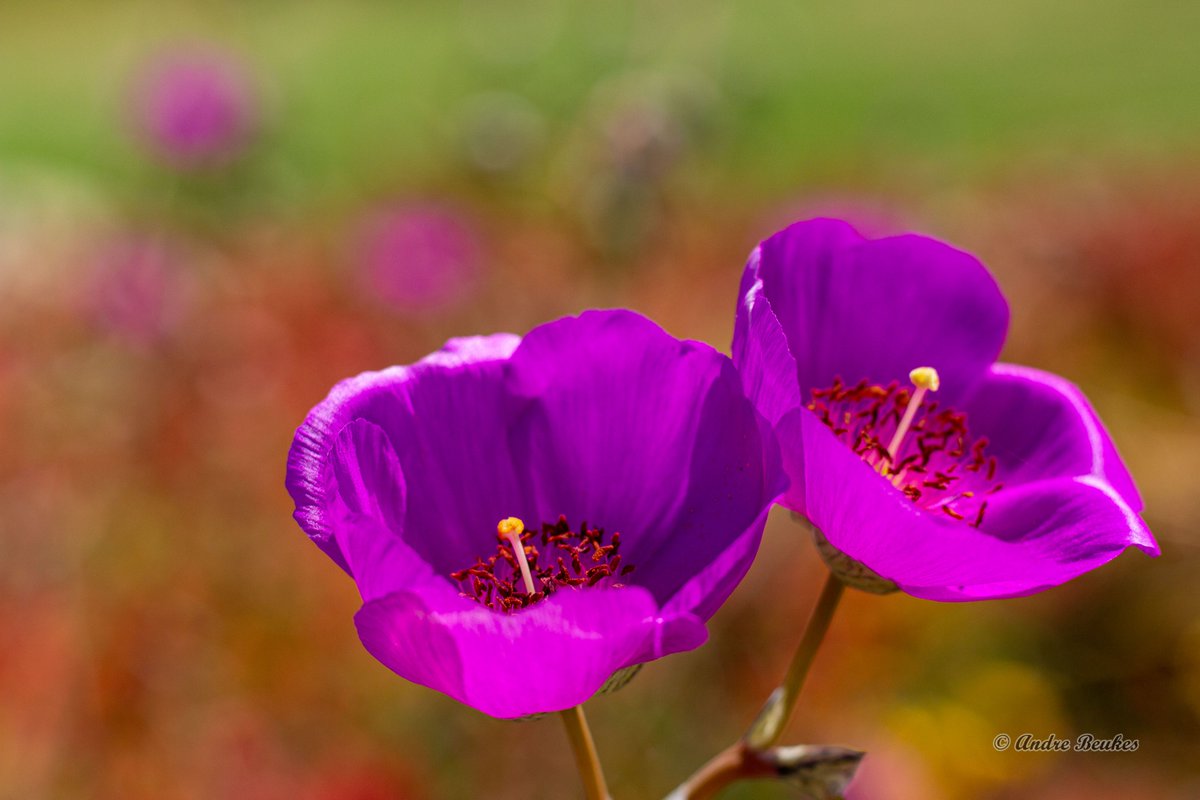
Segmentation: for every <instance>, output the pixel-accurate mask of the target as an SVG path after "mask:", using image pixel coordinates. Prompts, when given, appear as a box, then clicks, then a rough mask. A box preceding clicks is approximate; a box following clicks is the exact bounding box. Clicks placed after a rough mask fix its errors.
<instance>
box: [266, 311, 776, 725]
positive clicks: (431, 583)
mask: <svg viewBox="0 0 1200 800" xmlns="http://www.w3.org/2000/svg"><path fill="white" fill-rule="evenodd" d="M782 482H783V478H782V471H781V469H780V467H779V464H778V457H777V454H776V453H775V451H774V444H773V439H772V438H771V437H770V433H769V430H768V429H767V428H766V425H765V423H764V422H763V421H762V419H761V417H760V416H759V415H758V414H756V413H755V411H754V409H753V407H752V406H751V405H750V403H749V402H748V401H747V400H746V398H745V397H744V395H743V394H742V390H741V384H740V382H739V379H738V376H737V372H736V371H735V370H734V368H733V364H732V363H731V362H730V361H729V359H728V358H726V357H725V356H722V355H721V354H719V353H717V352H716V351H714V350H712V349H711V348H709V347H708V346H707V345H703V344H700V343H697V342H688V341H679V340H677V339H674V338H673V337H671V336H670V335H668V334H666V333H665V332H664V331H663V330H662V329H661V328H659V327H658V326H656V325H655V324H654V323H652V322H650V321H649V320H647V319H645V318H644V317H640V316H638V315H636V314H633V313H631V312H628V311H593V312H587V313H585V314H583V315H582V316H580V317H569V318H565V319H562V320H559V321H557V322H552V323H549V324H546V325H542V326H540V327H538V328H535V329H534V330H532V331H531V332H530V333H529V334H528V335H526V336H525V338H524V339H521V338H519V337H517V336H513V335H511V334H496V335H493V336H486V337H473V338H469V339H454V340H451V341H450V342H449V343H447V345H446V347H445V348H444V349H443V350H441V351H439V352H437V353H434V354H432V355H430V356H428V357H426V358H425V359H423V360H421V361H420V362H418V363H416V364H414V365H411V366H408V367H393V368H391V369H387V370H384V371H382V372H372V373H365V374H363V375H360V376H358V377H356V378H351V379H349V380H347V381H344V382H342V383H340V384H338V385H337V386H336V387H335V388H334V389H333V391H332V392H331V393H330V395H329V397H328V398H327V399H326V400H325V401H324V402H323V403H321V404H320V405H318V406H317V407H316V408H315V409H313V411H312V413H310V414H309V416H308V418H307V419H306V420H305V422H304V424H303V425H301V426H300V428H299V430H298V431H297V433H296V438H295V441H294V443H293V445H292V449H291V452H290V454H289V457H288V472H287V486H288V490H289V492H290V493H291V495H292V498H293V499H294V500H295V503H296V513H295V517H296V519H297V521H298V522H299V524H300V527H301V528H303V529H304V531H305V532H306V533H307V534H308V535H309V536H310V537H311V538H312V539H313V541H315V542H316V544H317V545H318V546H319V547H320V548H321V549H322V550H324V551H325V553H326V554H327V555H329V557H330V558H332V559H333V560H334V561H335V562H337V563H338V564H339V565H341V566H342V567H343V568H344V569H345V570H346V571H347V572H348V573H350V575H351V576H352V577H353V578H354V580H355V582H356V583H357V585H358V589H359V591H360V593H361V595H362V598H363V601H364V605H363V607H362V609H361V610H360V611H359V612H358V614H357V616H356V618H355V621H356V623H357V625H358V631H359V636H360V638H361V639H362V642H363V644H364V645H365V646H366V648H367V650H369V651H370V652H371V654H372V655H374V656H375V657H376V658H377V659H379V660H380V661H381V662H383V663H384V664H385V665H386V666H388V667H389V668H390V669H392V670H393V671H395V672H397V673H398V674H400V675H401V676H403V677H405V678H407V679H409V680H411V681H413V682H415V683H419V684H422V685H425V686H428V687H431V688H433V689H436V690H438V691H440V692H443V693H445V694H447V695H450V696H451V697H453V698H455V699H456V700H459V701H460V702H462V703H466V704H467V705H470V706H473V707H475V708H477V709H479V710H480V711H482V712H484V713H486V714H490V715H492V716H495V717H520V716H525V715H529V714H533V713H538V712H546V711H554V710H560V709H564V708H569V707H571V706H574V705H577V704H579V703H581V702H583V701H584V700H586V699H588V698H589V697H590V696H591V695H592V694H594V693H595V692H596V691H597V690H598V689H600V688H601V686H602V685H603V684H604V683H605V682H606V681H607V680H608V679H609V677H610V676H612V675H613V673H614V672H616V671H618V670H621V669H622V668H625V667H630V666H633V665H636V664H640V663H643V662H646V661H650V660H653V659H656V658H659V657H660V656H664V655H667V654H669V653H674V652H678V651H682V650H690V649H692V648H695V647H698V646H699V645H700V644H702V643H703V642H704V640H705V638H706V636H707V633H706V630H705V626H704V623H705V621H706V620H707V619H708V618H709V617H710V616H712V614H713V613H714V612H715V611H716V610H717V608H718V607H719V606H720V605H721V603H722V602H723V601H724V600H725V598H726V597H727V596H728V595H729V593H730V592H731V591H732V590H733V588H734V587H735V586H736V585H737V583H738V582H739V581H740V580H741V578H742V577H743V575H744V574H745V572H746V570H747V568H748V567H749V565H750V562H751V560H752V559H753V557H754V554H755V552H756V551H757V549H758V544H759V540H760V539H761V536H762V530H763V525H764V523H765V520H766V514H767V511H768V509H769V508H770V506H771V503H772V501H773V500H774V499H775V498H776V497H777V496H778V494H779V492H780V491H781V490H782ZM512 515H517V516H518V517H519V518H520V519H524V520H529V521H530V522H531V524H530V525H529V526H528V528H526V527H525V526H524V524H523V523H520V522H519V520H515V519H510V517H511V516H512ZM564 518H565V520H568V521H569V522H565V521H564ZM498 521H503V522H502V524H501V525H500V526H499V528H500V532H501V533H502V534H505V536H507V537H508V538H507V539H505V538H504V537H501V538H500V540H499V544H498V537H497V529H498V526H497V522H498ZM518 535H519V536H520V539H521V542H522V545H523V547H522V548H521V551H522V552H523V553H524V554H525V555H526V560H527V561H528V569H529V579H528V581H526V580H525V578H524V576H523V575H522V565H521V564H520V563H518V560H517V558H516V553H517V550H515V549H513V539H512V537H514V536H518ZM528 586H532V587H533V591H532V592H530V591H529V590H528V588H526V587H528Z"/></svg>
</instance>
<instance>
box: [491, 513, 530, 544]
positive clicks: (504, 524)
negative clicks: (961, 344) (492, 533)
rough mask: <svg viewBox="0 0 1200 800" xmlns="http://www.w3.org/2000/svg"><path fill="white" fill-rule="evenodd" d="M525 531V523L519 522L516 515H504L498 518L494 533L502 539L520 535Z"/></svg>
mask: <svg viewBox="0 0 1200 800" xmlns="http://www.w3.org/2000/svg"><path fill="white" fill-rule="evenodd" d="M524 531H525V523H524V522H521V520H520V519H519V518H518V517H505V518H504V519H502V520H500V524H499V525H497V526H496V533H498V534H499V535H500V538H502V539H508V538H510V537H512V536H514V535H515V536H517V537H520V535H521V534H522V533H523V532H524Z"/></svg>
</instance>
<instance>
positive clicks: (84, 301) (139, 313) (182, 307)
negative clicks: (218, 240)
mask: <svg viewBox="0 0 1200 800" xmlns="http://www.w3.org/2000/svg"><path fill="white" fill-rule="evenodd" d="M189 288H190V287H189V285H188V282H187V280H186V275H185V274H184V273H183V272H182V271H181V270H180V264H179V261H178V253H175V252H173V249H172V247H171V246H169V245H168V244H167V243H165V242H164V241H162V237H161V236H156V235H152V234H137V233H130V234H126V235H122V236H119V237H116V238H114V239H113V240H111V241H108V242H104V243H102V244H101V245H100V247H99V248H98V250H97V259H96V263H95V264H94V265H93V267H92V271H91V274H90V275H88V278H87V280H85V281H84V283H83V292H82V293H81V295H80V298H79V305H80V307H81V309H82V311H83V313H84V316H86V317H87V318H88V319H89V320H90V321H91V322H92V324H94V325H95V326H96V327H98V328H101V329H104V330H105V331H108V332H110V333H111V334H113V335H114V336H115V337H117V338H119V339H122V340H124V341H125V342H126V343H128V344H130V345H133V346H135V347H139V348H146V347H149V346H150V345H152V344H153V343H155V342H157V341H159V340H161V339H162V338H164V337H165V336H167V335H168V334H169V333H170V332H171V331H172V329H173V328H174V327H175V326H176V325H177V324H178V323H179V321H180V318H181V316H182V315H183V314H184V313H185V312H186V310H187V307H188V305H189V300H190V293H189V291H188V290H189Z"/></svg>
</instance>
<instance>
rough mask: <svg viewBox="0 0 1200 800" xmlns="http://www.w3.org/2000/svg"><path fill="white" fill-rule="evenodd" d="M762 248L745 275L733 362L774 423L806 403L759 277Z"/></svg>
mask: <svg viewBox="0 0 1200 800" xmlns="http://www.w3.org/2000/svg"><path fill="white" fill-rule="evenodd" d="M760 254H761V250H759V249H756V250H755V251H754V252H753V253H751V254H750V263H749V264H748V265H747V266H746V271H745V272H744V273H743V274H742V290H741V292H740V293H739V295H738V301H739V302H738V307H737V316H736V317H735V319H734V325H733V345H732V349H731V352H732V353H733V363H734V364H735V365H736V366H737V369H738V373H739V374H740V375H741V377H742V387H743V390H744V391H745V393H746V396H747V397H749V398H750V400H751V401H752V402H753V403H754V406H755V407H756V408H757V409H758V411H759V413H760V414H762V415H763V416H764V417H765V418H766V419H767V421H768V422H770V423H771V424H772V425H774V424H775V423H777V422H778V421H779V419H780V418H781V417H782V416H783V415H784V414H786V413H787V412H789V411H791V410H792V409H793V408H796V407H797V406H799V405H802V403H801V398H800V386H799V384H798V383H797V379H796V359H794V358H792V353H791V351H790V350H789V349H788V343H787V337H786V336H785V335H784V332H783V327H782V326H781V325H780V324H779V318H778V317H776V316H775V310H774V309H773V308H772V307H771V301H770V300H769V299H768V298H767V296H766V293H765V292H764V290H763V283H762V279H761V277H760V276H759V267H758V264H759V258H760Z"/></svg>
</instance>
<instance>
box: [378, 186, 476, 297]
mask: <svg viewBox="0 0 1200 800" xmlns="http://www.w3.org/2000/svg"><path fill="white" fill-rule="evenodd" d="M480 249H481V248H480V246H479V242H478V239H477V237H476V235H475V231H474V229H473V227H472V226H471V224H470V223H469V222H468V220H467V219H466V218H465V217H464V216H463V215H462V214H459V213H457V212H455V211H454V210H452V209H451V208H449V207H446V206H441V205H437V204H416V203H413V204H401V205H396V206H393V207H390V208H386V209H383V210H381V211H378V212H376V213H374V214H373V215H371V216H370V217H369V218H368V220H367V221H366V222H365V223H364V225H363V227H362V230H361V231H360V236H359V242H358V250H359V252H358V260H359V263H360V266H361V269H362V280H363V283H364V284H365V288H366V289H367V291H368V292H369V293H370V294H371V295H372V296H374V297H376V298H378V299H379V300H380V301H382V302H384V303H386V304H387V305H390V306H392V307H393V308H396V309H398V310H400V311H420V310H423V309H426V310H427V309H431V308H439V307H442V306H446V305H449V304H451V303H453V302H454V301H455V300H457V299H458V298H459V297H461V296H462V294H463V293H464V292H465V291H466V290H467V289H468V288H469V286H470V284H471V283H472V281H473V280H474V279H475V277H476V274H477V273H478V271H479V262H480Z"/></svg>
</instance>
